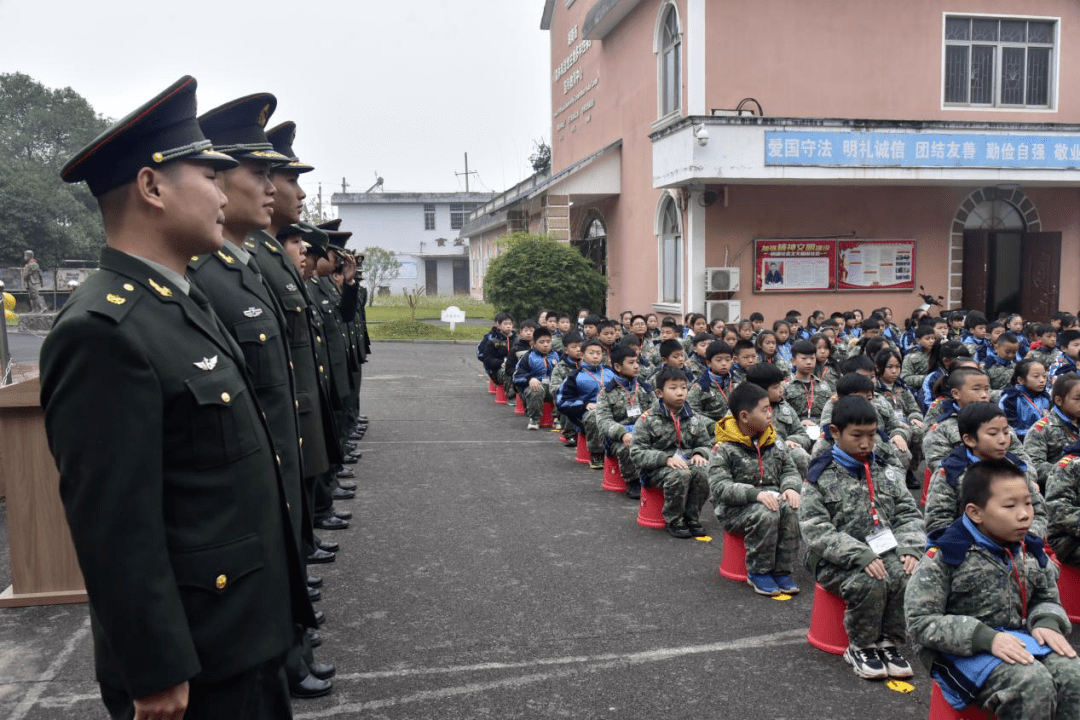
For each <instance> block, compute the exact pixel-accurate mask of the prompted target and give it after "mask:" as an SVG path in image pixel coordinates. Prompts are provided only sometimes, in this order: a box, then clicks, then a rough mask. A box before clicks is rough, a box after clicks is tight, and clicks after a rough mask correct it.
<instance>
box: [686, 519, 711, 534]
mask: <svg viewBox="0 0 1080 720" xmlns="http://www.w3.org/2000/svg"><path fill="white" fill-rule="evenodd" d="M686 529H687V530H689V531H690V534H691V535H693V536H694V537H705V536H706V535H708V534H709V533H707V532H705V526H704V525H702V524H701V523H699V522H698V521H697V520H694V519H692V518H686Z"/></svg>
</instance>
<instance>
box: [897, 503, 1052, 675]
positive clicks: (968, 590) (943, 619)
mask: <svg viewBox="0 0 1080 720" xmlns="http://www.w3.org/2000/svg"><path fill="white" fill-rule="evenodd" d="M957 525H961V523H960V521H957ZM953 532H955V531H954V530H953V529H952V528H950V534H952V533H953ZM956 554H958V553H956V552H955V551H954V552H950V553H948V557H947V556H946V553H944V552H942V549H941V548H939V547H931V548H930V549H929V550H928V551H927V552H926V554H924V555H923V557H922V559H921V560H920V561H919V565H918V567H916V568H915V572H914V573H912V575H911V579H910V580H909V581H908V584H907V590H906V591H905V595H904V616H905V618H906V620H907V629H908V638H909V639H910V640H911V643H912V644H913V645H914V646H915V647H916V648H917V650H918V652H919V659H920V660H921V661H922V662H923V664H924V665H925V666H926V667H927V669H929V668H930V667H931V666H932V665H933V662H934V659H935V657H936V656H937V654H938V653H949V654H950V655H960V656H964V657H970V656H972V655H975V654H978V653H988V652H990V649H991V646H992V644H993V641H994V636H995V635H996V634H997V630H995V628H1009V629H1013V630H1026V631H1030V630H1034V629H1035V628H1037V627H1048V628H1052V629H1054V630H1058V631H1060V632H1061V633H1062V634H1063V635H1065V636H1066V637H1068V635H1069V633H1070V632H1072V626H1071V624H1070V623H1069V619H1068V617H1066V615H1065V611H1064V610H1063V609H1062V607H1061V603H1060V600H1059V598H1058V589H1057V570H1056V569H1055V567H1054V564H1053V563H1052V562H1048V563H1047V564H1046V566H1045V567H1042V566H1040V564H1039V562H1038V561H1037V560H1036V558H1035V557H1033V556H1032V554H1031V553H1029V552H1025V553H1023V566H1022V567H1023V572H1020V573H1014V572H1013V570H1012V566H1011V563H1008V564H1007V558H1002V557H1000V556H998V555H997V554H996V553H994V552H992V551H990V550H989V549H987V548H985V547H983V546H981V545H973V546H972V547H971V548H970V549H969V550H968V551H967V552H966V554H964V555H963V557H962V558H958V557H955V555H956ZM1017 575H1019V577H1020V578H1022V579H1023V581H1024V589H1025V592H1026V595H1027V611H1028V616H1027V620H1026V622H1025V619H1024V617H1023V614H1022V613H1023V607H1024V602H1023V600H1022V598H1021V594H1020V585H1019V584H1018V580H1017Z"/></svg>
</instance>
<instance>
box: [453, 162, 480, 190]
mask: <svg viewBox="0 0 1080 720" xmlns="http://www.w3.org/2000/svg"><path fill="white" fill-rule="evenodd" d="M454 174H455V175H458V176H461V175H464V176H465V192H469V176H470V175H476V174H477V172H476V171H475V170H473V171H472V172H469V153H465V172H463V173H459V172H456V173H454Z"/></svg>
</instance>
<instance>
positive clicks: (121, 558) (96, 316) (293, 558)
mask: <svg viewBox="0 0 1080 720" xmlns="http://www.w3.org/2000/svg"><path fill="white" fill-rule="evenodd" d="M191 293H192V297H189V296H188V295H186V294H184V292H183V290H182V288H181V287H179V286H177V285H175V284H173V282H172V281H170V280H168V279H166V278H165V276H163V275H162V274H160V273H159V272H158V271H157V270H155V269H152V268H151V267H150V266H149V265H147V264H146V263H144V262H142V261H141V260H139V259H137V258H135V257H133V256H131V255H127V254H125V253H122V252H120V251H118V250H114V249H112V248H105V249H104V250H103V251H102V255H101V265H100V269H99V270H98V271H97V272H95V273H94V274H92V275H91V276H90V277H89V278H88V279H87V280H86V282H84V283H83V284H82V286H81V287H79V289H78V290H77V291H76V292H75V293H73V294H72V296H71V298H70V299H69V300H68V301H67V303H65V305H64V308H63V310H62V311H61V313H60V314H59V316H58V318H57V321H56V324H55V326H54V327H53V329H52V332H50V333H49V335H48V337H47V338H46V339H45V342H44V344H43V346H42V349H41V404H42V407H43V408H44V410H45V430H46V434H47V437H48V441H49V448H50V450H51V451H52V454H53V458H54V459H55V460H56V465H57V468H58V469H59V471H60V497H61V500H62V501H63V503H64V510H65V513H66V516H67V521H68V526H69V527H70V528H71V536H72V540H73V541H74V545H75V551H76V554H77V556H78V558H79V566H80V568H81V569H82V573H83V577H84V579H85V581H86V589H87V594H88V595H89V601H90V611H91V612H90V624H91V629H92V631H93V635H94V654H95V664H96V668H97V678H98V680H99V681H100V682H101V683H103V684H105V685H108V686H110V687H113V688H117V689H122V690H126V691H127V693H128V694H129V695H131V696H133V697H143V696H146V695H151V694H154V693H157V692H160V691H163V690H166V689H168V688H171V687H173V686H174V685H177V684H179V683H181V682H184V681H185V680H189V679H192V678H198V679H202V680H208V681H213V680H222V679H225V678H228V677H232V676H235V675H236V674H238V673H240V672H243V671H245V670H248V669H251V668H254V667H256V666H257V665H259V664H261V663H263V662H265V661H267V660H270V659H271V658H275V657H280V656H281V655H282V654H283V653H284V652H285V650H286V649H287V648H288V647H289V646H290V645H291V643H292V638H293V624H294V622H295V623H302V624H307V625H309V626H314V624H315V623H314V616H313V614H312V610H311V604H310V602H309V601H308V597H307V588H306V586H305V583H304V579H305V575H306V573H305V572H304V568H303V565H302V563H301V559H300V556H299V552H298V550H297V547H296V544H295V543H294V542H293V541H292V530H291V528H290V524H291V521H290V518H289V513H288V509H287V507H286V496H285V487H284V483H283V481H282V478H281V473H280V467H279V465H278V463H277V460H276V457H275V456H276V452H275V448H274V445H273V440H272V436H271V432H270V429H269V427H268V425H267V423H266V421H265V420H264V419H263V416H262V412H261V410H260V408H259V404H258V401H257V400H256V395H255V387H254V385H253V384H252V382H251V380H250V379H249V377H248V374H247V372H246V371H245V369H244V365H245V363H246V359H245V357H244V353H243V352H242V351H241V349H240V347H239V346H237V344H236V343H235V342H234V341H233V339H232V337H231V336H230V335H229V334H228V333H227V332H226V330H225V329H224V327H223V326H222V325H221V324H220V321H218V320H217V318H216V316H215V315H214V314H213V311H212V310H211V309H210V306H209V303H208V302H207V301H206V299H205V297H203V296H202V293H201V291H200V290H199V289H198V288H197V287H195V286H192V288H191ZM200 302H201V303H203V304H204V306H201V305H200ZM204 307H205V309H204Z"/></svg>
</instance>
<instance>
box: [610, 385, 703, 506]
mask: <svg viewBox="0 0 1080 720" xmlns="http://www.w3.org/2000/svg"><path fill="white" fill-rule="evenodd" d="M677 417H678V419H679V426H680V427H679V429H680V431H681V433H682V442H681V443H677V442H676V437H677V435H676V432H675V422H674V420H673V419H672V417H671V411H670V410H668V408H667V406H665V405H663V404H658V405H657V406H656V407H654V408H653V409H652V410H646V411H645V412H644V413H642V415H641V419H640V420H638V421H637V424H636V425H635V426H634V442H633V444H632V445H631V446H630V458H631V459H632V460H633V461H634V464H636V465H637V466H638V467H639V468H641V471H642V474H641V479H642V484H643V485H645V486H646V487H660V488H663V489H664V511H663V512H664V520H665V521H666V522H667V523H668V524H669V525H670V524H671V523H672V522H675V521H676V520H679V519H681V518H683V517H689V518H690V519H692V520H695V521H696V520H697V519H698V516H699V515H700V514H701V507H702V506H703V505H704V504H705V500H707V499H708V497H709V483H708V480H707V477H706V476H707V470H706V468H705V467H698V466H696V465H690V457H691V456H692V455H700V456H701V457H703V458H705V459H706V460H708V459H709V458H710V457H711V456H712V451H711V450H710V448H711V446H712V438H711V437H710V436H709V433H708V431H706V429H705V425H706V422H705V419H704V418H702V417H700V416H698V415H695V414H694V411H693V410H691V409H690V406H689V405H683V408H682V411H681V412H679V413H678V415H677ZM677 451H678V452H681V453H682V455H683V457H684V458H685V459H686V462H687V464H688V465H690V467H689V469H688V470H676V469H674V468H670V467H668V466H667V460H668V458H670V457H673V456H674V455H675V453H676V452H677Z"/></svg>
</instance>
